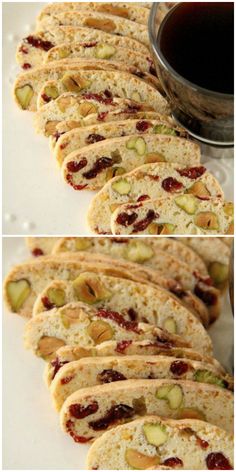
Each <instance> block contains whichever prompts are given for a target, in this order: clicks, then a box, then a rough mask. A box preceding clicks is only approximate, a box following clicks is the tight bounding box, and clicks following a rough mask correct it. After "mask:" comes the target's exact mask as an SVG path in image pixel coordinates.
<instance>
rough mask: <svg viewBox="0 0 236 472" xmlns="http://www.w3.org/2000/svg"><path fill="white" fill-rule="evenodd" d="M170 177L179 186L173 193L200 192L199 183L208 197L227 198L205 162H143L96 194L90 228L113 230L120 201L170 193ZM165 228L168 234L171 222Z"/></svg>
mask: <svg viewBox="0 0 236 472" xmlns="http://www.w3.org/2000/svg"><path fill="white" fill-rule="evenodd" d="M191 172H195V173H196V177H195V178H194V179H192V178H189V177H188V176H187V175H188V173H191ZM197 175H198V176H197ZM171 180H172V181H175V183H176V184H178V185H177V186H176V190H173V191H171V196H173V195H175V196H178V195H179V193H180V192H181V193H189V194H192V192H193V193H194V194H195V196H197V188H198V187H199V189H200V190H199V192H200V193H201V192H202V191H205V193H206V194H207V196H208V198H214V197H217V198H221V199H222V200H223V199H224V193H223V190H222V188H221V186H220V185H219V183H218V181H217V180H216V179H215V177H214V176H213V175H212V174H210V173H209V172H207V170H206V168H205V167H203V166H198V167H197V166H196V167H193V168H189V167H184V168H182V167H181V166H180V165H178V164H176V163H174V162H173V163H166V162H158V163H155V164H144V165H142V166H140V167H138V168H137V169H134V170H132V171H131V172H129V173H127V174H123V175H121V176H118V177H114V178H112V179H110V180H109V181H108V182H107V183H106V184H105V185H104V186H103V187H102V189H101V190H100V191H99V193H97V194H96V195H95V196H94V198H93V199H92V202H91V203H90V207H89V211H88V216H87V218H88V223H89V227H90V229H91V231H92V232H93V233H95V232H96V233H98V234H109V232H110V233H111V223H110V221H111V215H112V212H113V211H114V210H115V209H117V208H118V207H119V206H120V205H124V204H126V203H130V204H133V203H135V202H137V203H138V202H139V201H144V200H154V199H157V198H165V197H166V196H167V197H169V195H170V190H169V182H170V181H171ZM177 187H178V188H177ZM195 189H196V190H195ZM101 215H102V218H101ZM164 228H165V229H164V230H163V233H166V234H168V224H167V225H166V227H165V225H164Z"/></svg>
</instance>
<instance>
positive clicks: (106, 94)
mask: <svg viewBox="0 0 236 472" xmlns="http://www.w3.org/2000/svg"><path fill="white" fill-rule="evenodd" d="M104 95H105V96H106V97H107V98H112V93H111V92H110V90H107V89H106V90H104Z"/></svg>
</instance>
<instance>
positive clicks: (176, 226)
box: [111, 194, 233, 235]
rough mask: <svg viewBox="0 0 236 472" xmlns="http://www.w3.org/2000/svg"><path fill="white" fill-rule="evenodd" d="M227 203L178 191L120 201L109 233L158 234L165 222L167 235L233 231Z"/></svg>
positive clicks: (113, 215) (113, 214)
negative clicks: (147, 198)
mask: <svg viewBox="0 0 236 472" xmlns="http://www.w3.org/2000/svg"><path fill="white" fill-rule="evenodd" d="M229 204H230V205H233V204H232V203H231V202H225V203H224V202H223V201H222V200H221V199H218V198H214V199H213V198H212V199H211V200H207V201H204V200H201V199H199V198H196V197H195V196H194V195H186V194H182V195H179V196H178V197H168V198H165V199H164V198H162V199H159V200H158V199H157V200H153V201H151V200H149V201H147V202H140V203H137V204H135V203H134V204H124V205H122V206H120V207H119V208H118V209H117V210H115V211H114V213H112V216H111V230H112V234H120V235H128V234H160V231H162V229H163V225H168V228H169V234H203V235H204V234H206V235H207V234H208V235H209V234H213V235H214V234H217V235H219V234H233V215H229V214H227V213H226V209H227V207H228V205H229Z"/></svg>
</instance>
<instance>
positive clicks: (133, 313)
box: [127, 308, 138, 321]
mask: <svg viewBox="0 0 236 472" xmlns="http://www.w3.org/2000/svg"><path fill="white" fill-rule="evenodd" d="M127 313H128V315H129V317H130V319H131V321H135V320H137V316H138V314H137V312H136V311H135V310H134V309H133V308H129V309H128V311H127Z"/></svg>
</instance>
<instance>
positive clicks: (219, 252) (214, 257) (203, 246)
mask: <svg viewBox="0 0 236 472" xmlns="http://www.w3.org/2000/svg"><path fill="white" fill-rule="evenodd" d="M179 239H180V238H179ZM223 239H226V238H214V244H212V238H181V241H182V242H183V243H184V244H187V246H189V247H191V248H192V249H193V250H194V251H196V253H197V254H199V256H201V257H202V258H203V260H204V261H205V263H206V265H207V268H208V271H209V274H210V276H211V278H212V280H213V282H214V285H215V286H216V287H218V288H220V289H221V290H223V289H224V288H225V287H226V286H227V282H228V276H229V258H230V248H229V247H228V246H227V245H226V244H224V243H223Z"/></svg>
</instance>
